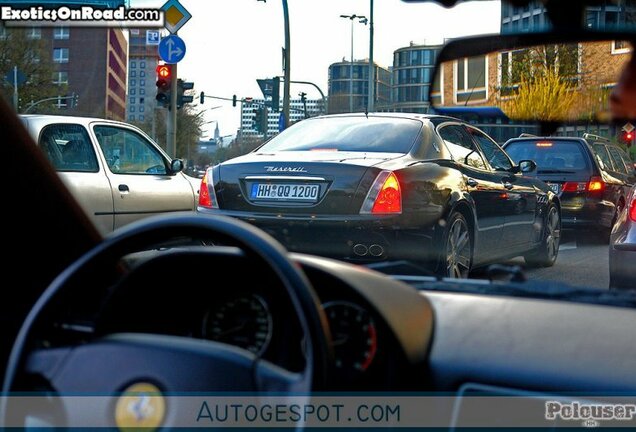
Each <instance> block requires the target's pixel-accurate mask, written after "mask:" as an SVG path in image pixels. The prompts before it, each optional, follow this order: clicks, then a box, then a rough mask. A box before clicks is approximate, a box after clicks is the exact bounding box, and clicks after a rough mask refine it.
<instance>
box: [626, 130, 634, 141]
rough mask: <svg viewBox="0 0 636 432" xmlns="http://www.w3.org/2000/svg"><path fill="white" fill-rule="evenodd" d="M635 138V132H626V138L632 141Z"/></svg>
mask: <svg viewBox="0 0 636 432" xmlns="http://www.w3.org/2000/svg"><path fill="white" fill-rule="evenodd" d="M632 138H634V134H633V133H632V132H627V133H626V134H625V139H626V140H629V141H631V140H632Z"/></svg>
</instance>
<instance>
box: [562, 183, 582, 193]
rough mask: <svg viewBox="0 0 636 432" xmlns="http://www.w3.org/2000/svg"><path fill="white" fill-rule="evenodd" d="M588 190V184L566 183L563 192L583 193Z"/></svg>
mask: <svg viewBox="0 0 636 432" xmlns="http://www.w3.org/2000/svg"><path fill="white" fill-rule="evenodd" d="M585 188H587V183H581V182H565V183H563V192H583V191H585Z"/></svg>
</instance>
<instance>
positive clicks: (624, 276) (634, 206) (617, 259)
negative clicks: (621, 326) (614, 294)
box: [609, 186, 636, 290]
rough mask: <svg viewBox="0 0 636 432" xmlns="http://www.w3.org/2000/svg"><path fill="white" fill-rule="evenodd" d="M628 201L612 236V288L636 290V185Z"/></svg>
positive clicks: (610, 267) (610, 260)
mask: <svg viewBox="0 0 636 432" xmlns="http://www.w3.org/2000/svg"><path fill="white" fill-rule="evenodd" d="M627 203H628V205H627V206H626V207H625V208H624V209H623V211H622V212H621V213H620V214H619V216H618V220H617V221H616V225H614V229H613V230H612V235H611V238H610V252H609V270H610V288H621V289H633V290H636V186H632V190H631V192H630V194H629V196H628V197H627Z"/></svg>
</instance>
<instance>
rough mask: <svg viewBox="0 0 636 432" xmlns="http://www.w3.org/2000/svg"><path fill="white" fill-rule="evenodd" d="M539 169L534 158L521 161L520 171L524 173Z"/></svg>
mask: <svg viewBox="0 0 636 432" xmlns="http://www.w3.org/2000/svg"><path fill="white" fill-rule="evenodd" d="M536 169H537V164H536V163H535V161H532V160H522V161H519V172H521V173H522V174H529V173H531V172H533V171H534V170H536Z"/></svg>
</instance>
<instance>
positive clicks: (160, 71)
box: [157, 65, 172, 79]
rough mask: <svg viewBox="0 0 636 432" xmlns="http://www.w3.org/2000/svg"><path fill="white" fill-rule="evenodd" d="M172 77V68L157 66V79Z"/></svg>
mask: <svg viewBox="0 0 636 432" xmlns="http://www.w3.org/2000/svg"><path fill="white" fill-rule="evenodd" d="M171 75H172V68H170V66H168V65H159V66H157V76H158V77H159V78H164V79H169V78H170V76H171Z"/></svg>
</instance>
